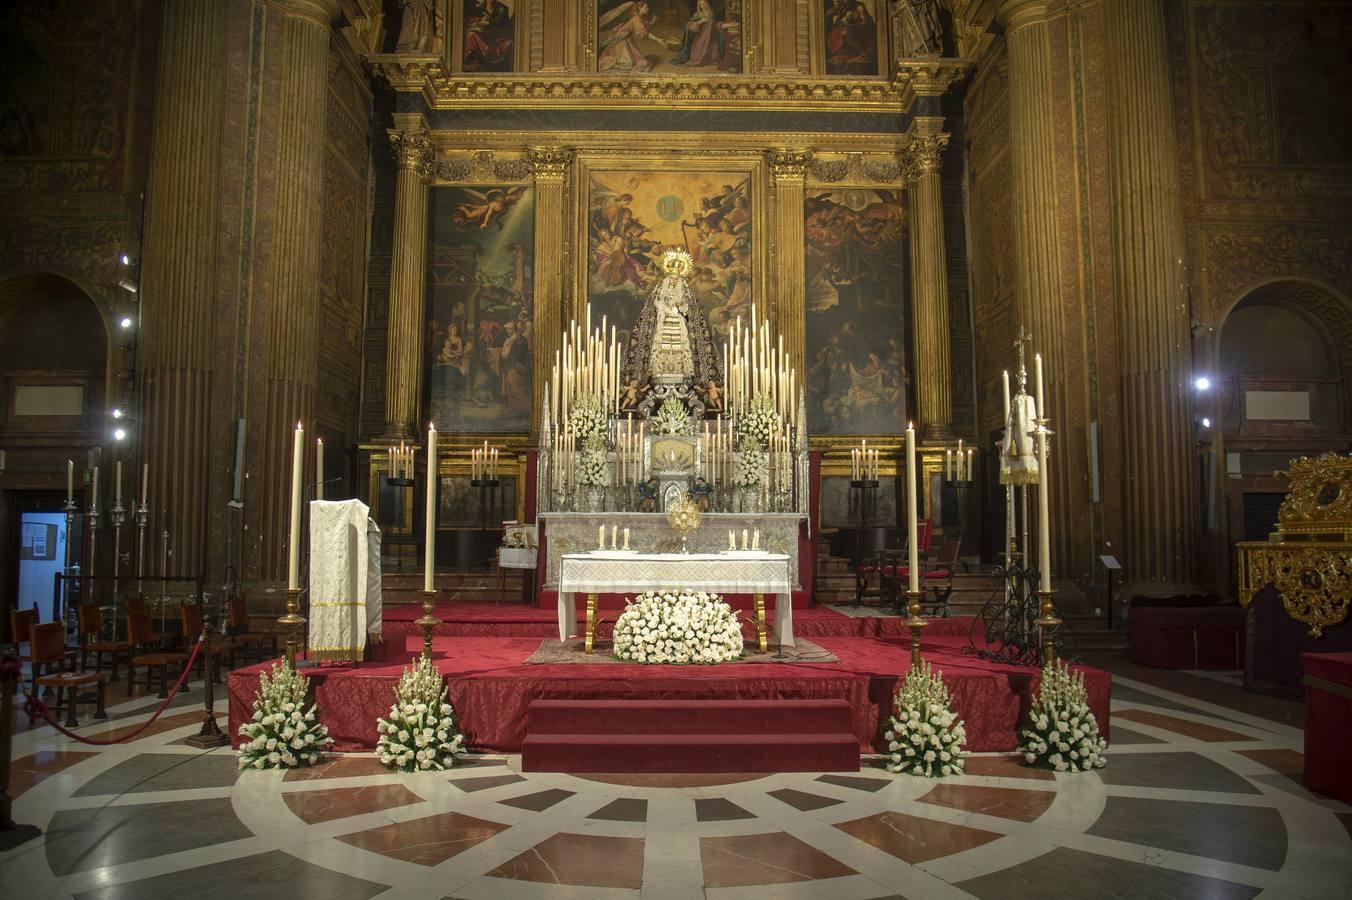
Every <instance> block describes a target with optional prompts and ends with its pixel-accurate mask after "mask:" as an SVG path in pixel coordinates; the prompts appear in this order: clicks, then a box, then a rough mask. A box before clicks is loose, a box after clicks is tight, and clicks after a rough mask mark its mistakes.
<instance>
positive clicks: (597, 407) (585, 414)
mask: <svg viewBox="0 0 1352 900" xmlns="http://www.w3.org/2000/svg"><path fill="white" fill-rule="evenodd" d="M568 424H570V425H572V426H573V434H574V435H576V436H577V443H578V446H579V447H600V446H603V444H604V443H605V436H606V429H607V428H608V427H609V424H610V423H609V422H608V421H607V419H606V414H605V413H604V412H603V411H602V410H601V401H600V400H599V399H597V397H596V396H595V395H593V394H583V395H582V396H580V397H578V398H577V404H576V405H575V406H574V407H573V409H572V412H570V413H569V414H568Z"/></svg>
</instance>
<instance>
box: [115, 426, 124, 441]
mask: <svg viewBox="0 0 1352 900" xmlns="http://www.w3.org/2000/svg"><path fill="white" fill-rule="evenodd" d="M113 439H114V440H117V441H123V440H126V439H127V430H126V429H125V428H119V429H117V430H116V431H114V432H113Z"/></svg>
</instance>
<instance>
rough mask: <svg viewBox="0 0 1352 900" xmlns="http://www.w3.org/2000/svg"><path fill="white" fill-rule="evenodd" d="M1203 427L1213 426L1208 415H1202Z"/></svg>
mask: <svg viewBox="0 0 1352 900" xmlns="http://www.w3.org/2000/svg"><path fill="white" fill-rule="evenodd" d="M1202 427H1203V428H1210V427H1211V419H1209V418H1208V417H1206V416H1202Z"/></svg>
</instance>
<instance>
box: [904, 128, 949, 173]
mask: <svg viewBox="0 0 1352 900" xmlns="http://www.w3.org/2000/svg"><path fill="white" fill-rule="evenodd" d="M947 146H948V135H947V134H926V135H917V136H916V137H914V138H912V139H911V143H910V145H909V146H908V147H907V148H906V151H905V160H906V175H907V178H908V179H914V178H916V177H917V176H920V175H929V174H933V173H934V172H938V171H939V168H940V166H941V165H942V161H941V157H942V156H943V152H944V148H946V147H947Z"/></svg>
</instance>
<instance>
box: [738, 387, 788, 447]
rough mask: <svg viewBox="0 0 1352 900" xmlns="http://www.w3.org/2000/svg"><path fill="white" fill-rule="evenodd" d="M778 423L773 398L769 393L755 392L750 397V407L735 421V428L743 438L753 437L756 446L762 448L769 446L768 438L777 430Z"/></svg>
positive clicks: (777, 414)
mask: <svg viewBox="0 0 1352 900" xmlns="http://www.w3.org/2000/svg"><path fill="white" fill-rule="evenodd" d="M780 424H781V423H780V419H779V413H777V412H775V401H774V398H773V397H771V396H770V395H769V394H757V395H756V396H754V397H752V398H751V404H750V407H749V408H748V409H747V411H746V415H745V416H743V417H742V419H741V421H739V422H738V423H737V428H738V430H739V431H740V433H741V435H742V437H743V438H747V437H749V438H751V439H753V440H754V441H755V442H756V446H757V447H759V448H760V449H762V450H764V449H765V448H766V447H768V446H770V438H772V437H774V436H775V434H777V433H778V432H779V426H780Z"/></svg>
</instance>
